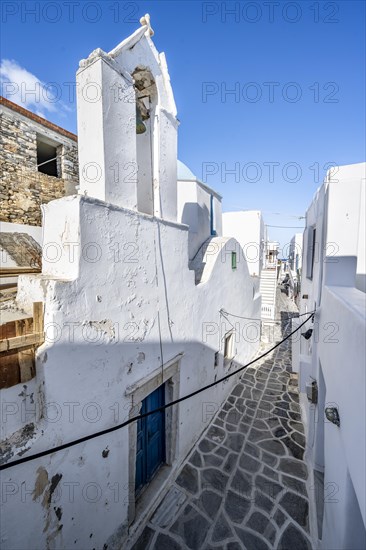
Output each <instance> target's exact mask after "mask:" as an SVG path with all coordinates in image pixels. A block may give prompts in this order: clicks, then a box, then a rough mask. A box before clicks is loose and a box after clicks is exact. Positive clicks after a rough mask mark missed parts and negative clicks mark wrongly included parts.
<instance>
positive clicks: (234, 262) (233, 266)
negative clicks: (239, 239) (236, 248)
mask: <svg viewBox="0 0 366 550" xmlns="http://www.w3.org/2000/svg"><path fill="white" fill-rule="evenodd" d="M231 269H236V252H232V253H231Z"/></svg>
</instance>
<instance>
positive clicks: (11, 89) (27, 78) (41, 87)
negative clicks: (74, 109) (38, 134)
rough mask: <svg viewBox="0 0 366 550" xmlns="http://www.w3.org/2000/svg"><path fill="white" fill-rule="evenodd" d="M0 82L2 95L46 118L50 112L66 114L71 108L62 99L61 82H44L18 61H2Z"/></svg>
mask: <svg viewBox="0 0 366 550" xmlns="http://www.w3.org/2000/svg"><path fill="white" fill-rule="evenodd" d="M0 83H1V95H3V96H4V97H6V98H7V99H10V101H13V102H14V103H17V104H18V105H21V106H22V107H25V108H26V109H29V110H30V111H34V112H36V113H37V114H38V115H40V116H43V117H45V118H47V114H48V113H55V112H57V113H58V114H59V115H64V114H65V111H67V112H69V111H70V110H71V109H70V107H69V106H67V105H65V104H64V102H63V101H62V94H63V92H64V90H63V89H62V86H61V85H60V84H58V83H56V82H52V83H45V82H42V81H41V80H40V79H39V78H37V77H36V76H35V75H34V74H32V73H30V72H29V71H27V70H26V69H25V68H24V67H21V66H20V65H19V64H18V63H17V61H14V60H10V59H3V60H2V61H1V64H0Z"/></svg>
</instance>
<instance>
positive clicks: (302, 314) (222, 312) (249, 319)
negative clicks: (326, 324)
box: [220, 309, 315, 323]
mask: <svg viewBox="0 0 366 550" xmlns="http://www.w3.org/2000/svg"><path fill="white" fill-rule="evenodd" d="M220 313H221V315H223V316H224V317H225V316H226V315H229V316H230V317H236V318H237V319H246V320H248V321H262V323H282V322H283V319H279V320H277V321H276V320H275V319H259V318H258V317H242V316H241V315H235V314H234V313H229V312H228V311H225V310H224V309H220ZM293 313H295V314H296V311H294V312H293ZM314 313H315V311H307V312H306V313H301V314H300V315H296V317H287V319H297V318H298V317H303V316H304V315H310V314H312V315H313V314H314ZM229 322H230V321H229Z"/></svg>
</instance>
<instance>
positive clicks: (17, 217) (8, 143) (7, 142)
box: [0, 111, 79, 225]
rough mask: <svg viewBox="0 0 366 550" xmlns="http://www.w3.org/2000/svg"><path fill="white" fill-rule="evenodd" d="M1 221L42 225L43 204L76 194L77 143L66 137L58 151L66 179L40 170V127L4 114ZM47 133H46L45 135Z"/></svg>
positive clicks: (1, 116) (0, 121) (0, 136)
mask: <svg viewBox="0 0 366 550" xmlns="http://www.w3.org/2000/svg"><path fill="white" fill-rule="evenodd" d="M0 125H1V131H0V146H1V152H0V166H1V181H0V209H1V213H0V220H1V221H5V222H11V223H22V224H27V225H41V224H42V219H41V209H40V205H41V204H43V203H47V202H49V201H51V200H53V199H57V198H60V197H63V196H65V195H71V194H74V193H75V192H76V191H75V186H76V185H78V183H79V174H78V151H77V142H76V141H74V140H72V139H70V138H65V137H64V136H62V139H60V142H61V144H60V146H59V147H58V148H57V154H58V155H59V159H58V170H61V175H62V178H56V177H53V176H48V175H47V174H43V173H42V172H38V171H37V141H36V136H37V132H38V133H41V132H40V130H39V128H40V127H39V125H37V128H36V125H35V124H33V122H32V120H29V122H28V121H25V119H24V118H22V117H19V116H17V113H16V112H14V113H11V114H10V113H8V112H4V111H3V112H1V113H0ZM45 134H46V132H45Z"/></svg>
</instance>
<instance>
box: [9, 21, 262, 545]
mask: <svg viewBox="0 0 366 550" xmlns="http://www.w3.org/2000/svg"><path fill="white" fill-rule="evenodd" d="M151 34H152V32H151V28H150V26H149V25H148V24H144V25H143V26H142V27H141V28H140V29H138V30H137V31H136V32H135V33H134V34H133V35H132V36H130V37H129V38H127V39H126V40H124V41H123V42H122V43H121V44H119V45H118V46H117V47H116V48H115V49H114V50H112V51H111V52H109V53H108V54H107V53H105V52H103V51H102V50H100V49H98V50H95V51H94V52H92V54H91V55H90V56H89V57H88V59H86V60H83V61H82V62H81V63H80V69H79V70H78V73H77V82H78V91H79V92H78V93H79V95H78V137H79V165H80V193H79V194H78V195H72V196H68V197H64V198H60V199H58V200H54V201H51V202H49V203H48V204H47V205H43V206H42V213H43V243H42V244H43V265H42V273H41V274H38V275H27V276H21V277H20V278H19V282H18V294H17V304H18V306H19V307H20V308H22V309H23V310H24V311H25V312H27V313H28V314H29V313H30V312H31V311H32V304H33V303H34V302H43V304H44V328H45V342H44V343H43V344H42V345H41V346H40V347H38V349H37V352H36V357H35V370H34V373H33V375H31V378H30V379H29V380H28V381H27V382H26V383H24V384H16V385H13V386H11V387H6V388H3V389H1V390H0V391H1V400H2V407H3V408H2V413H3V418H2V426H1V427H2V434H1V439H2V441H3V449H4V451H5V454H4V456H3V463H4V462H5V463H7V462H9V461H12V460H14V459H17V458H20V457H28V456H30V455H33V454H34V453H37V452H41V451H45V450H47V449H52V448H54V447H57V446H59V445H62V444H65V443H68V442H73V441H75V440H77V439H78V438H84V437H86V436H89V435H92V434H94V433H96V432H100V431H101V430H105V429H108V428H110V427H113V426H117V425H118V424H120V423H122V422H124V421H125V420H126V419H128V418H130V417H132V416H135V415H137V414H138V413H139V412H141V413H144V412H149V411H151V410H155V409H156V408H158V407H163V406H164V404H167V403H170V402H171V401H173V400H176V399H177V398H179V397H182V396H185V395H187V394H189V393H190V392H194V391H196V390H198V389H200V388H202V387H203V386H205V385H207V384H209V383H213V382H215V381H217V380H219V379H220V378H222V377H223V376H224V375H225V374H227V373H230V372H232V371H233V370H234V369H235V368H236V367H237V366H238V365H243V364H245V363H246V362H248V361H249V360H250V359H251V358H253V356H254V354H255V353H256V352H257V350H258V348H259V342H260V327H259V323H256V322H253V321H252V322H251V323H250V327H249V329H248V326H246V325H245V321H244V320H243V321H242V320H237V321H235V325H234V324H233V323H229V322H228V321H227V319H226V315H223V313H222V312H223V310H224V311H225V312H226V313H234V314H236V315H240V316H244V317H249V318H258V317H259V316H260V296H259V295H254V294H255V293H254V288H253V281H252V279H251V277H250V273H249V270H248V266H247V264H246V262H244V261H237V257H236V254H237V247H238V243H237V242H236V241H235V239H233V238H225V237H222V236H220V225H219V223H220V219H219V218H220V216H219V204H218V203H219V202H220V201H219V198H218V196H217V194H214V192H213V191H211V190H208V189H207V188H205V189H203V192H204V193H205V194H206V195H205V196H204V197H203V198H202V195H201V188H202V186H201V184H200V183H199V182H197V181H196V183H195V185H193V190H192V192H193V195H192V197H187V198H186V199H185V200H187V204H194V203H195V201H196V202H197V204H198V205H199V206H198V207H197V208H194V209H193V211H192V212H193V214H192V212H191V214H192V215H193V218H195V219H194V220H193V222H194V223H195V224H196V225H195V227H194V231H193V230H192V228H191V231H189V227H188V226H187V225H184V224H183V223H181V221H182V219H183V218H184V219H185V220H186V221H189V222H190V223H192V217H190V216H189V217H188V218H185V211H186V212H188V211H190V209H185V205H184V200H183V199H181V200H180V202H179V201H177V194H178V193H179V189H181V185H183V184H184V185H186V184H187V182H188V181H190V180H183V181H182V182H180V183H179V184H178V186H177V126H178V123H177V118H176V107H175V102H174V97H173V93H172V89H171V86H170V79H169V74H168V71H167V66H166V62H165V56H164V54H162V53H159V52H157V50H156V49H155V47H154V45H153V42H152V40H151ZM88 89H89V91H88V92H87V90H88ZM93 90H94V92H95V90H97V92H98V90H100V94H99V96H98V95H97V96H96V98H95V100H94V101H90V100H87V99H86V98H90V97H91V96H90V94H91V93H92V91H93ZM188 185H189V184H188ZM177 187H178V191H177ZM195 193H197V194H196V195H195ZM199 194H200V195H199ZM198 195H199V196H198ZM208 196H214V201H215V200H217V203H215V204H216V206H215V208H216V210H215V212H216V221H215V224H216V225H215V226H214V230H215V231H216V232H217V235H218V236H214V234H213V232H212V231H211V230H210V231H208V225H207V220H209V219H210V218H209V217H208V214H207V212H206V210H205V209H208V203H207V200H206V199H207V197H208ZM209 200H211V199H209ZM200 208H201V209H203V210H204V211H205V215H204V216H203V218H202V217H201V215H200V214H199V212H200ZM214 215H215V214H214ZM201 224H203V228H202V227H201ZM210 228H212V223H211V222H210ZM190 239H191V240H190ZM199 239H202V242H201V246H203V247H204V248H203V251H202V254H196V255H195V258H194V259H193V261H192V262H190V259H192V258H191V256H192V254H193V253H194V251H195V250H196V249H197V248H198V247H199V245H200V243H199ZM7 345H8V346H9V345H10V344H9V341H8V344H7ZM235 382H236V377H235V376H234V377H233V378H232V379H229V380H227V381H226V382H221V383H219V384H217V385H215V386H213V387H212V388H211V389H210V390H209V391H206V392H204V393H202V394H199V395H196V396H194V397H192V398H190V399H188V400H185V401H182V402H180V403H179V404H178V405H175V406H171V407H168V408H166V409H164V412H158V413H154V414H153V415H151V416H149V417H147V418H149V419H150V420H149V422H148V421H147V420H146V418H145V419H143V420H141V421H139V422H138V423H136V422H133V423H131V424H129V426H128V427H125V428H122V429H119V430H116V431H114V432H113V433H108V434H105V435H102V436H99V437H97V438H93V439H89V440H83V442H81V443H78V444H77V445H73V446H70V447H68V448H66V449H64V450H61V451H58V452H53V453H51V454H47V455H46V456H43V457H42V458H38V459H36V460H31V461H29V462H26V463H23V464H20V465H17V466H15V467H13V468H9V469H6V470H4V471H3V472H2V487H3V488H4V489H5V493H4V494H3V500H2V525H1V527H2V532H1V541H2V548H4V549H8V550H10V549H15V548H17V549H18V548H22V549H27V548H29V549H33V548H59V549H67V550H69V549H70V548H76V549H83V550H85V549H93V548H98V549H99V548H108V550H111V549H113V548H120V547H121V545H122V546H123V541H124V539H125V537H126V536H127V534H128V532H131V530H133V529H134V528H135V527H136V526H138V524H139V522H140V521H142V519H143V518H144V517H145V516H146V514H148V513H149V511H151V508H152V507H153V506H154V504H155V503H156V502H157V501H158V499H160V498H161V497H162V495H163V494H164V491H166V490H167V488H168V487H169V483H170V480H171V479H172V478H173V476H174V474H175V472H176V470H177V468H178V467H179V465H180V463H181V462H182V460H183V459H184V458H185V457H186V455H187V453H188V451H189V450H190V449H191V447H192V445H193V443H194V442H195V441H196V440H197V438H198V437H199V435H200V434H201V433H202V431H203V429H204V428H205V427H206V426H207V424H208V422H209V421H210V419H211V418H212V415H213V414H214V412H215V411H217V409H218V407H219V405H220V404H221V403H222V402H223V400H224V398H225V397H226V396H227V395H228V393H229V392H230V390H231V389H232V387H233V385H234V384H235ZM20 518H21V528H20V524H19V521H20Z"/></svg>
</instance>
